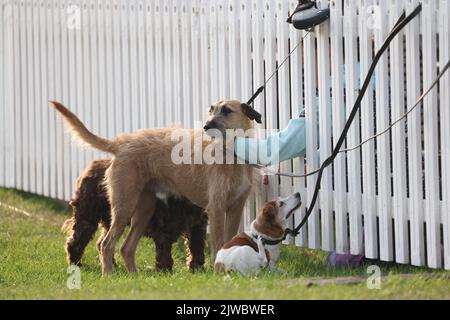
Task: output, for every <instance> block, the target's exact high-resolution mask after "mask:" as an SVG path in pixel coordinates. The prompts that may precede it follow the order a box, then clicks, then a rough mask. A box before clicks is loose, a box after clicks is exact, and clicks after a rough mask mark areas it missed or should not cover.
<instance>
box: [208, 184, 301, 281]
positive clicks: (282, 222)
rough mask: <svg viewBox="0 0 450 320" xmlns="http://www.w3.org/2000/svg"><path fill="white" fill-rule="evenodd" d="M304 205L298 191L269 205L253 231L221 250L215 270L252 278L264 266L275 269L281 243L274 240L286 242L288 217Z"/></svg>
mask: <svg viewBox="0 0 450 320" xmlns="http://www.w3.org/2000/svg"><path fill="white" fill-rule="evenodd" d="M301 204H302V201H301V197H300V193H298V192H297V193H294V194H292V195H290V196H288V197H286V198H277V199H275V200H272V201H269V202H267V203H266V204H265V205H264V207H263V208H262V210H261V211H260V212H259V213H258V216H257V217H256V219H255V220H254V221H253V222H252V223H251V225H250V230H249V231H244V232H241V233H239V234H238V235H236V236H235V237H234V238H233V239H231V241H229V242H227V243H225V244H224V246H223V247H222V248H221V249H220V250H219V252H218V253H217V257H216V261H215V263H214V269H215V271H217V272H223V271H239V272H240V273H241V274H243V275H252V274H256V273H258V272H259V271H260V270H261V269H263V268H265V267H269V269H270V270H274V269H275V263H276V262H277V260H278V258H279V256H280V242H278V243H277V244H270V243H271V240H280V239H283V237H284V232H285V230H286V229H287V221H288V219H289V217H290V216H291V214H292V213H293V212H294V211H295V210H296V209H297V208H298V207H300V205H301Z"/></svg>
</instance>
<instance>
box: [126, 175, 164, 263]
mask: <svg viewBox="0 0 450 320" xmlns="http://www.w3.org/2000/svg"><path fill="white" fill-rule="evenodd" d="M155 204H156V196H155V194H154V193H153V192H152V190H151V186H150V184H147V186H146V188H145V189H144V191H143V192H142V193H141V196H140V198H139V202H138V205H137V207H136V211H135V213H134V215H133V218H132V219H131V229H130V232H129V233H128V236H127V239H126V240H125V243H124V244H123V246H122V249H121V254H122V257H123V259H124V261H125V266H126V268H127V270H128V272H136V271H137V269H136V263H135V254H136V248H137V245H138V243H139V240H140V239H141V237H142V235H143V234H144V233H145V231H146V230H147V228H148V223H149V221H150V219H151V218H152V216H153V213H154V211H155Z"/></svg>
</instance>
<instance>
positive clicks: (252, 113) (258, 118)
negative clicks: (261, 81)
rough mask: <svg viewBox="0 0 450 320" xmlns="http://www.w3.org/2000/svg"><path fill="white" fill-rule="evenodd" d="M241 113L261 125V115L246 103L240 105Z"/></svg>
mask: <svg viewBox="0 0 450 320" xmlns="http://www.w3.org/2000/svg"><path fill="white" fill-rule="evenodd" d="M241 108H242V112H244V114H245V115H246V116H247V117H248V118H249V119H250V120H255V121H256V122H258V123H261V118H262V116H261V114H260V113H259V112H258V111H256V110H255V109H253V108H252V107H250V106H249V105H248V104H246V103H241Z"/></svg>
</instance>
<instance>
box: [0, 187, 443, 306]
mask: <svg viewBox="0 0 450 320" xmlns="http://www.w3.org/2000/svg"><path fill="white" fill-rule="evenodd" d="M0 202H2V203H4V204H8V205H11V206H14V207H18V208H21V209H23V210H25V211H26V212H28V213H30V216H27V215H26V214H25V213H23V212H18V211H15V210H13V209H11V208H7V207H5V206H0V299H118V298H120V299H373V298H375V299H417V298H418V299H421V298H424V299H428V298H435V299H450V281H449V280H450V272H448V271H443V270H438V271H436V270H431V269H427V268H417V267H412V266H406V265H397V264H385V263H382V264H379V266H380V268H381V271H382V274H383V275H385V276H387V277H385V278H383V280H382V283H381V289H380V290H369V289H367V286H366V283H365V282H364V281H363V282H360V283H353V284H335V283H321V284H314V285H312V286H308V285H307V283H308V282H309V279H311V278H316V277H320V278H327V279H334V278H336V277H344V276H354V275H367V274H366V267H361V268H358V269H347V268H341V269H333V270H331V269H328V268H327V266H326V262H325V258H326V253H325V252H321V251H313V250H308V249H301V248H297V247H295V246H283V249H282V255H281V259H280V261H279V266H280V267H281V268H282V269H284V270H285V271H286V274H284V275H280V274H271V273H269V272H264V273H262V274H260V275H259V276H258V277H253V278H244V277H241V276H238V275H235V274H233V275H228V276H224V275H217V274H214V273H213V272H212V270H211V268H210V266H207V267H206V269H205V271H203V272H198V273H195V274H191V273H189V272H188V271H187V269H186V267H185V264H184V259H185V249H184V246H183V243H182V242H181V241H180V242H179V243H176V244H175V245H174V248H173V255H174V258H175V268H174V272H173V273H170V274H168V273H165V274H159V273H156V272H154V271H153V269H152V267H153V266H154V246H153V243H152V241H151V240H148V239H144V240H143V241H141V243H140V245H139V248H138V253H137V264H138V266H139V268H140V272H139V273H138V274H133V275H129V274H127V273H126V272H125V270H124V267H123V264H122V260H121V259H120V258H119V259H118V263H119V266H118V267H117V268H116V271H115V273H114V274H113V275H110V276H107V277H102V276H101V274H100V265H99V262H98V257H97V252H96V250H95V245H94V244H95V242H94V241H93V242H92V243H91V244H90V245H89V246H88V248H87V252H86V254H85V257H84V265H83V268H82V272H81V279H82V284H81V289H80V290H69V289H67V287H66V280H67V277H68V274H67V264H66V260H65V252H64V249H63V245H64V235H63V234H61V232H60V227H61V224H62V223H63V221H64V220H65V219H66V218H67V217H68V216H69V215H70V211H69V210H68V209H67V208H66V207H65V206H64V205H63V204H61V203H59V202H56V201H53V200H49V199H46V198H43V197H38V196H34V195H31V194H28V193H23V192H18V191H14V190H7V189H0ZM401 274H413V276H412V277H409V278H404V277H403V276H401Z"/></svg>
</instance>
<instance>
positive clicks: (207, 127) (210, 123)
mask: <svg viewBox="0 0 450 320" xmlns="http://www.w3.org/2000/svg"><path fill="white" fill-rule="evenodd" d="M211 128H214V123H213V122H212V121H208V122H206V124H205V126H204V127H203V129H204V130H205V131H208V130H209V129H211Z"/></svg>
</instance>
